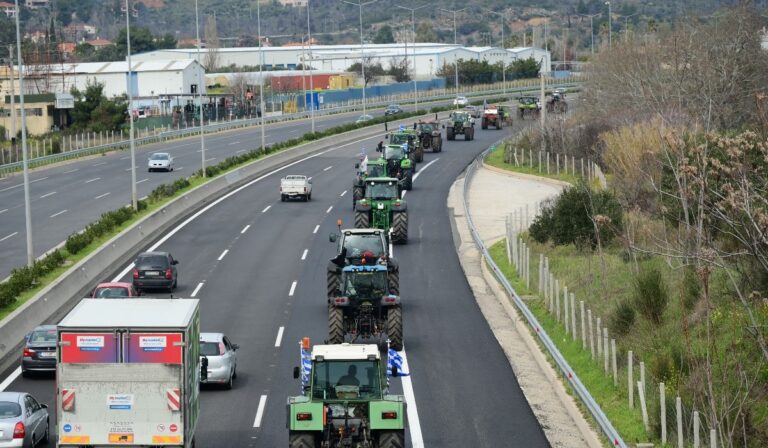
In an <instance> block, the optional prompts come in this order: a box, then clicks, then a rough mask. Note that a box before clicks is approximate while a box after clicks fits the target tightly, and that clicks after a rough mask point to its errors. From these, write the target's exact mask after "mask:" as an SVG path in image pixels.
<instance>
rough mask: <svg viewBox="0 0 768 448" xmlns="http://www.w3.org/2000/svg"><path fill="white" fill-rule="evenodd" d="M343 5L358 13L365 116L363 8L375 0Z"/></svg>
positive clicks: (360, 0) (359, 0)
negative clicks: (357, 9) (351, 7)
mask: <svg viewBox="0 0 768 448" xmlns="http://www.w3.org/2000/svg"><path fill="white" fill-rule="evenodd" d="M341 1H342V2H343V3H347V4H350V5H355V6H357V7H358V8H359V11H360V71H361V73H362V75H363V115H365V84H366V82H365V46H364V45H363V6H365V5H370V4H371V3H374V2H375V1H376V0H371V1H369V2H365V3H363V2H362V0H357V3H353V2H348V1H347V0H341Z"/></svg>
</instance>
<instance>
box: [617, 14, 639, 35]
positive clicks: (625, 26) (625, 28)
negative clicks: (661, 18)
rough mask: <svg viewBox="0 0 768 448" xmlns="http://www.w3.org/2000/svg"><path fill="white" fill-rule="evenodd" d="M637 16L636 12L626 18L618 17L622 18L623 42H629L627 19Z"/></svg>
mask: <svg viewBox="0 0 768 448" xmlns="http://www.w3.org/2000/svg"><path fill="white" fill-rule="evenodd" d="M638 14H640V13H639V12H636V13H634V14H629V15H627V16H619V17H623V18H624V42H627V41H628V40H629V18H630V17H634V16H636V15H638Z"/></svg>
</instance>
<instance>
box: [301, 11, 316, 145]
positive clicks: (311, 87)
mask: <svg viewBox="0 0 768 448" xmlns="http://www.w3.org/2000/svg"><path fill="white" fill-rule="evenodd" d="M307 45H308V46H309V60H310V61H311V60H312V29H311V27H310V26H309V0H307ZM302 62H304V63H303V64H301V65H302V67H303V66H304V65H306V64H307V62H306V61H302ZM306 101H307V100H306V98H304V102H305V103H306ZM309 105H310V108H309V118H310V121H311V122H312V133H313V134H314V133H315V81H314V79H313V77H312V66H311V65H310V66H309Z"/></svg>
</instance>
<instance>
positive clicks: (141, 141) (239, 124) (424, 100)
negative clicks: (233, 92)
mask: <svg viewBox="0 0 768 448" xmlns="http://www.w3.org/2000/svg"><path fill="white" fill-rule="evenodd" d="M557 85H558V87H564V88H572V87H577V86H578V85H579V83H577V82H571V83H558V84H557ZM538 89H539V88H538V87H533V86H523V87H514V88H507V89H506V90H504V89H503V88H498V89H491V90H485V91H480V92H472V93H469V94H466V96H467V97H468V98H478V97H480V98H482V97H488V96H496V95H503V94H507V95H511V94H518V93H522V92H530V91H538ZM454 97H455V94H454V93H447V94H442V95H433V96H429V97H421V98H420V104H423V105H425V106H426V105H427V104H429V103H434V102H439V101H445V100H451V99H453V98H454ZM388 104H391V101H374V102H366V108H367V109H374V108H380V107H385V106H387V105H388ZM362 108H363V107H362V102H360V103H351V104H347V105H344V106H336V107H327V108H322V109H320V110H317V111H316V112H315V116H318V115H319V116H325V115H334V114H341V113H349V112H355V111H358V110H362ZM309 116H310V113H309V112H308V111H303V112H297V113H294V114H286V115H279V116H273V117H265V118H264V124H272V123H278V122H284V121H293V120H299V119H306V118H309ZM260 124H261V118H248V119H241V120H233V121H223V122H218V123H213V124H207V125H204V126H203V128H204V131H205V133H206V134H210V133H214V132H222V131H228V130H232V129H238V128H246V127H252V126H258V125H260ZM199 133H200V127H187V128H183V129H175V130H167V131H161V132H158V133H157V134H154V135H149V136H146V137H136V138H134V144H135V145H136V146H140V145H147V144H151V143H158V142H161V141H167V140H171V139H176V138H184V137H190V136H194V135H198V134H199ZM129 145H130V141H129V140H121V141H119V142H113V143H105V144H103V145H96V146H89V147H87V148H80V149H75V150H72V151H67V152H61V153H58V154H50V155H47V156H42V157H36V158H34V159H29V160H28V161H27V163H28V165H29V167H30V168H35V167H39V166H43V165H48V164H51V163H58V162H63V161H66V160H71V159H76V158H79V157H85V156H90V155H94V154H101V153H105V152H108V151H115V150H120V149H125V148H127V147H128V146H129ZM22 168H23V162H13V163H7V164H4V165H0V178H2V177H4V176H7V175H8V174H10V173H13V172H16V171H20V170H21V169H22Z"/></svg>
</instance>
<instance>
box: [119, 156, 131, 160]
mask: <svg viewBox="0 0 768 448" xmlns="http://www.w3.org/2000/svg"><path fill="white" fill-rule="evenodd" d="M130 158H131V156H125V157H120V160H128V159H130Z"/></svg>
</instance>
